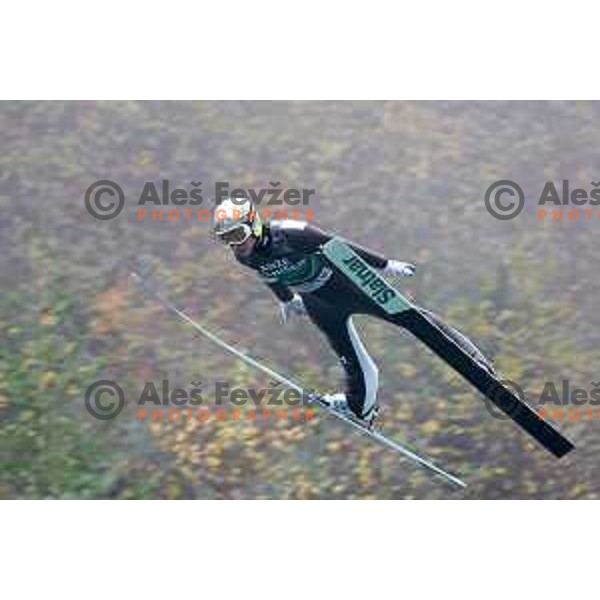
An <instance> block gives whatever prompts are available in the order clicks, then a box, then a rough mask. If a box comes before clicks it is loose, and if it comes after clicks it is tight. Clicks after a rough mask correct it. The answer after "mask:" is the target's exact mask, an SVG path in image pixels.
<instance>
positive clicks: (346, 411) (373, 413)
mask: <svg viewBox="0 0 600 600" xmlns="http://www.w3.org/2000/svg"><path fill="white" fill-rule="evenodd" d="M321 399H322V400H323V402H324V403H325V404H327V406H329V408H331V409H332V410H335V411H337V412H339V413H341V414H343V415H345V416H346V417H348V418H350V419H352V420H354V421H358V422H359V423H361V424H363V425H364V426H365V427H367V429H373V426H374V423H375V421H376V419H377V417H378V416H379V412H380V409H379V406H378V405H377V404H375V405H373V407H372V408H371V410H370V411H369V412H368V413H367V414H366V415H363V416H362V417H359V416H357V415H356V414H354V412H353V411H352V409H351V408H350V405H349V404H348V400H347V398H346V394H344V393H336V394H324V395H323V396H321Z"/></svg>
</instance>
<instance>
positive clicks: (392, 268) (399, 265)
mask: <svg viewBox="0 0 600 600" xmlns="http://www.w3.org/2000/svg"><path fill="white" fill-rule="evenodd" d="M416 269H417V267H415V265H412V264H411V263H405V262H402V261H400V260H391V259H390V260H388V261H387V265H385V267H384V268H383V272H384V273H385V274H386V275H396V276H397V277H412V276H413V275H414V274H415V271H416Z"/></svg>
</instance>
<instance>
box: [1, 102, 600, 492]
mask: <svg viewBox="0 0 600 600" xmlns="http://www.w3.org/2000/svg"><path fill="white" fill-rule="evenodd" d="M0 141H1V142H0V147H1V155H0V207H1V212H0V235H1V248H2V252H1V253H0V278H1V291H2V295H1V300H0V331H1V333H0V335H1V338H2V345H1V349H0V352H1V355H0V361H1V362H0V411H1V412H0V415H1V421H0V429H1V434H0V440H1V443H2V469H1V471H2V472H1V474H0V495H1V496H2V497H4V498H16V497H18V498H55V497H56V498H461V497H465V498H595V497H598V496H599V495H600V475H599V473H598V468H597V466H596V465H597V461H598V456H599V454H598V452H599V450H600V420H599V419H594V420H592V421H587V420H581V421H579V422H564V423H562V424H559V427H560V428H561V429H562V430H563V431H565V432H566V433H567V434H568V435H569V437H571V438H572V439H573V440H574V441H575V443H576V445H577V450H576V452H574V453H572V454H571V455H570V456H568V457H566V458H564V459H563V460H561V461H556V460H555V459H553V458H552V457H550V456H549V455H547V454H546V453H544V451H542V450H541V449H540V448H539V447H538V446H536V445H534V444H533V443H531V442H530V441H529V440H528V438H527V436H526V435H524V434H523V433H522V432H521V431H519V430H517V428H516V427H515V426H513V425H512V424H511V423H510V422H505V421H498V420H495V419H493V418H492V417H491V416H490V415H489V414H488V413H487V412H486V411H485V407H484V403H483V402H482V400H481V397H480V396H479V395H478V393H477V392H476V391H474V390H473V389H471V388H470V387H469V386H468V385H466V384H465V383H464V382H463V381H462V380H461V379H460V378H458V377H457V376H455V375H454V374H453V373H452V372H451V371H450V370H449V369H448V368H447V367H446V366H445V365H444V364H443V363H441V361H439V359H437V358H435V357H434V356H433V355H431V354H430V353H429V352H428V351H427V350H426V349H425V348H424V347H423V346H422V345H420V344H419V343H418V342H413V341H412V340H411V338H410V337H409V336H408V335H406V334H403V333H402V332H400V331H398V330H396V329H394V328H391V327H390V326H386V325H384V324H381V323H379V322H376V321H371V320H368V319H365V318H362V319H361V318H359V319H358V325H359V329H360V330H361V331H362V332H363V333H364V335H365V340H366V345H367V346H368V348H369V350H370V351H371V353H372V355H373V356H374V358H375V359H376V361H377V363H378V365H379V367H380V371H381V391H380V401H381V404H382V406H383V407H384V411H385V423H386V431H387V433H389V434H390V435H392V436H393V437H397V438H398V439H399V440H404V441H407V442H409V443H411V444H413V445H415V446H416V447H417V448H419V449H420V450H421V451H422V452H424V453H426V454H428V455H429V456H431V457H432V458H434V459H435V460H436V462H438V463H439V464H440V465H442V466H445V467H447V468H448V469H449V470H451V471H453V472H456V473H458V474H460V475H462V476H464V477H465V478H466V479H467V480H468V483H469V487H468V488H467V490H466V491H464V492H462V491H461V492H455V491H452V490H449V489H448V488H447V487H446V486H444V485H443V484H440V482H439V481H438V480H436V479H435V478H432V477H430V476H429V475H428V474H426V473H424V472H422V471H421V470H420V469H418V468H417V467H415V466H413V465H412V464H411V463H409V462H407V461H406V460H404V459H402V458H400V457H398V456H397V455H395V454H393V453H392V452H390V451H387V450H385V449H382V448H381V447H379V446H377V445H376V444H374V443H372V442H370V441H368V440H366V439H363V438H361V437H360V436H357V435H356V434H354V433H353V432H352V431H351V430H349V429H348V428H347V427H345V426H344V425H343V424H340V423H337V422H336V421H335V420H332V419H331V418H327V417H325V416H323V415H320V416H319V417H318V418H317V419H316V420H315V421H313V422H310V423H307V424H302V423H293V422H279V423H278V424H276V423H274V422H273V421H269V422H267V423H260V422H252V421H250V422H234V421H226V422H220V423H217V422H216V421H214V420H211V421H209V422H208V423H204V424H202V423H198V422H195V421H187V420H182V421H180V422H178V423H171V422H161V423H158V422H157V423H154V424H152V423H149V422H148V421H145V422H138V421H136V419H135V399H136V398H137V397H138V396H139V394H140V392H141V390H142V388H143V386H144V382H146V381H150V380H153V381H157V382H160V381H161V380H162V379H165V378H169V379H170V381H171V387H176V386H178V387H182V388H189V387H190V382H191V381H192V380H194V381H196V380H197V379H201V380H202V382H203V387H204V389H210V384H211V382H213V381H216V380H225V379H227V380H229V381H231V383H232V386H233V385H235V386H238V387H245V388H260V387H268V386H269V381H268V379H267V378H266V377H264V376H263V375H261V374H260V373H257V372H256V371H254V370H252V369H250V368H248V367H246V366H245V365H243V364H241V363H240V362H239V361H238V360H236V359H235V358H233V357H230V356H227V355H226V354H224V353H223V352H222V351H221V350H219V349H218V348H216V347H214V346H213V345H212V344H211V343H210V342H208V341H205V340H204V339H202V338H200V337H198V336H197V335H195V334H194V332H193V330H192V329H191V328H188V327H186V326H185V325H184V324H182V323H180V322H179V321H177V319H175V318H173V317H172V316H171V315H170V314H168V313H167V312H166V311H165V310H164V309H162V308H161V307H160V306H159V305H157V304H156V302H153V301H151V300H148V299H146V298H144V297H143V296H142V295H140V293H139V291H138V290H136V289H135V288H134V287H133V286H132V285H131V282H130V278H129V276H128V275H129V271H130V270H131V268H132V267H134V266H136V265H138V264H140V263H141V262H143V263H144V264H146V265H148V264H150V265H152V268H153V270H154V273H155V275H156V277H157V279H159V280H160V281H161V282H162V283H163V284H164V286H165V288H166V289H167V290H168V293H169V296H170V297H171V299H172V300H173V301H175V302H176V303H177V304H178V305H180V306H181V307H184V308H186V310H187V311H188V312H189V314H190V315H191V316H193V317H194V318H197V319H198V320H199V321H200V322H202V323H203V324H205V325H207V326H208V327H209V328H211V329H212V330H213V331H215V332H216V333H219V334H220V335H222V336H223V338H224V339H225V340H227V341H229V342H232V343H235V344H237V345H238V346H240V347H243V348H246V349H250V350H251V353H252V354H253V356H255V357H257V358H259V359H261V360H263V361H265V362H266V363H267V364H268V365H270V366H272V367H273V368H275V369H276V370H279V371H281V372H282V373H283V374H288V375H290V376H292V377H293V378H296V379H298V380H299V381H301V382H303V383H305V384H306V385H307V386H308V387H316V388H319V389H322V390H332V389H335V388H336V387H337V383H338V381H339V375H340V372H339V370H338V367H337V365H336V360H335V357H334V355H333V353H331V352H330V351H329V349H328V348H327V347H326V346H325V345H324V340H323V338H322V337H321V335H320V334H319V332H318V331H316V330H315V329H314V328H312V327H309V326H307V323H306V322H304V321H302V320H301V319H297V320H295V321H292V322H291V323H289V324H288V325H287V326H285V327H283V326H282V325H280V324H279V320H278V314H277V306H276V302H275V298H274V297H273V296H272V295H271V293H270V292H269V290H268V289H267V288H265V287H264V286H262V285H261V284H260V283H259V282H258V280H257V278H256V276H255V275H254V274H253V273H251V272H249V271H246V270H244V269H243V268H241V267H239V266H237V265H236V264H235V263H234V261H233V260H232V258H231V256H229V255H228V253H227V252H226V251H225V249H224V248H222V247H219V246H218V245H217V244H215V243H214V242H213V241H212V240H211V237H210V235H209V226H208V224H207V223H201V222H199V221H193V222H186V221H182V222H168V221H165V222H162V223H153V222H151V221H143V222H138V221H137V220H136V212H137V208H138V206H137V204H136V200H137V198H138V197H139V195H140V193H141V190H142V189H143V187H144V184H145V182H147V181H154V182H157V184H159V183H160V181H161V180H163V179H168V180H170V182H171V185H172V187H182V188H184V189H188V190H189V189H190V182H191V181H198V180H201V181H202V182H203V186H202V189H203V192H204V196H205V198H206V200H205V203H204V206H207V205H209V204H208V197H209V196H210V189H211V187H212V186H214V183H215V182H217V181H229V182H231V183H232V186H234V187H235V186H239V187H246V188H264V187H269V182H271V181H280V182H281V184H282V187H284V188H315V189H316V194H315V196H314V197H313V199H311V202H310V208H312V209H314V211H315V215H316V218H317V221H318V223H319V224H320V225H321V226H323V227H324V228H328V229H332V230H334V231H336V232H339V233H340V234H342V235H345V236H347V237H349V238H351V239H352V240H355V241H356V242H358V243H362V244H364V245H366V246H368V247H371V248H373V249H375V250H379V251H381V252H383V253H384V254H386V255H387V256H389V257H393V258H398V259H401V260H410V261H414V262H415V263H416V264H417V266H418V269H417V274H416V276H415V277H414V278H413V279H412V280H410V281H406V282H402V284H401V285H402V288H403V290H404V292H405V293H408V294H409V295H411V296H413V297H414V298H415V299H416V300H417V302H418V303H419V304H421V305H423V306H426V307H428V308H431V309H432V310H435V311H436V312H437V313H439V314H441V315H442V316H443V317H444V318H446V320H448V321H449V322H450V323H452V324H454V325H456V326H457V327H458V328H459V329H460V330H462V331H464V332H465V333H467V334H468V335H470V336H471V337H473V339H474V340H476V342H477V343H478V344H479V345H480V346H481V347H482V348H483V349H484V350H485V351H486V353H487V354H488V355H490V356H491V357H492V358H493V360H494V361H495V363H496V365H497V367H498V368H499V369H500V371H501V372H502V373H503V374H504V375H505V376H506V377H508V378H510V379H513V380H515V381H517V382H519V383H520V384H521V385H523V386H524V387H525V389H526V391H527V393H528V396H529V397H530V399H531V398H535V397H536V395H537V396H539V393H540V392H541V390H542V388H543V385H544V382H546V381H555V382H557V386H558V385H560V382H561V380H562V379H566V378H568V379H570V380H571V384H572V386H578V387H582V388H584V389H586V390H590V389H591V383H590V382H591V381H597V380H598V379H599V376H600V370H599V369H598V368H597V365H598V364H599V362H598V358H599V356H598V355H599V350H598V346H599V344H598V341H599V335H598V331H599V329H598V325H599V321H600V313H599V312H598V311H597V310H595V309H596V306H595V296H596V294H597V293H598V288H599V284H600V275H599V274H598V271H597V269H596V268H595V267H594V264H595V262H594V260H595V256H596V254H597V252H596V248H595V245H596V243H597V240H598V231H599V228H600V221H598V220H596V221H592V222H579V223H573V222H568V221H564V222H551V221H546V222H538V220H537V216H536V215H537V211H536V208H537V207H536V206H535V199H536V196H538V195H539V193H540V192H541V190H542V188H543V184H544V182H545V181H547V180H553V181H556V182H560V181H561V180H562V179H570V180H571V181H572V182H574V183H573V186H577V187H584V188H587V189H590V182H592V181H596V180H598V178H599V176H600V174H599V173H598V170H597V167H598V165H599V164H600V103H594V102H3V103H1V104H0ZM99 179H110V180H113V181H116V182H117V183H118V184H119V185H120V186H121V187H122V188H123V189H124V191H125V195H126V197H127V199H128V200H127V203H126V206H125V210H124V211H123V213H122V214H121V215H120V216H119V217H118V218H117V219H115V220H112V221H98V220H95V219H93V218H92V217H91V216H90V215H89V214H88V213H87V211H86V209H85V207H84V202H83V198H84V194H85V191H86V189H87V188H88V186H90V185H91V184H92V183H93V182H94V181H96V180H99ZM498 179H512V180H515V181H517V182H518V183H519V184H520V185H521V186H522V187H523V189H524V190H525V191H526V193H527V196H528V198H529V199H530V201H529V202H528V203H526V206H525V209H524V211H523V213H522V214H521V215H520V216H519V217H518V218H516V219H514V220H511V221H498V220H496V219H494V218H492V217H491V216H490V215H489V214H488V213H487V211H486V209H485V207H484V203H483V196H484V193H485V190H486V188H487V187H488V186H489V185H490V184H491V183H492V182H493V181H495V180H498ZM98 379H114V380H115V381H117V382H118V383H119V384H120V385H121V386H122V387H123V389H124V390H126V393H127V399H128V402H127V404H126V407H125V410H124V411H123V412H122V413H121V414H120V416H119V417H118V418H117V419H115V420H113V421H98V420H94V419H93V418H92V417H91V416H90V415H89V414H88V413H87V412H86V410H85V407H84V401H83V398H84V393H85V390H86V389H87V387H88V386H89V385H90V384H91V383H92V382H94V381H96V380H98ZM205 401H206V402H208V404H209V405H210V403H211V402H212V399H211V398H210V397H206V400H205Z"/></svg>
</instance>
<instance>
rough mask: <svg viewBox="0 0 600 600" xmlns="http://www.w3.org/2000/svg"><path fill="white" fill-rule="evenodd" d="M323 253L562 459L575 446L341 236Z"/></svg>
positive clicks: (328, 245) (326, 246) (339, 269)
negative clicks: (372, 266)
mask: <svg viewBox="0 0 600 600" xmlns="http://www.w3.org/2000/svg"><path fill="white" fill-rule="evenodd" d="M323 252H324V254H325V256H326V257H327V259H328V260H329V262H330V263H331V264H332V265H333V266H334V267H335V268H336V269H337V270H338V271H339V272H340V273H342V275H344V276H345V277H347V278H348V279H349V280H350V281H352V282H353V283H354V285H356V286H357V287H358V288H359V289H360V290H361V291H362V292H363V293H365V294H367V295H368V296H369V297H370V298H371V299H372V300H373V301H374V302H375V303H376V304H377V305H378V306H380V307H381V309H382V310H383V311H385V312H386V313H388V314H390V315H395V316H396V319H397V322H398V323H399V324H401V326H402V327H404V328H405V329H407V330H408V331H410V332H411V333H412V334H413V335H414V336H415V337H417V338H418V339H419V340H421V341H422V342H423V343H424V344H426V345H427V346H428V347H429V348H430V349H431V350H433V352H435V353H436V354H437V355H438V356H439V357H440V358H442V359H443V360H444V361H445V362H446V363H447V364H448V365H450V366H451V367H452V368H454V369H455V370H456V371H457V372H458V373H460V374H461V375H462V376H463V377H464V378H465V379H466V380H467V381H468V382H469V383H471V384H472V385H473V386H474V387H476V388H477V389H478V390H479V391H480V392H481V393H482V394H483V395H484V396H485V397H486V398H488V399H489V400H490V401H491V402H493V403H494V404H495V405H496V406H497V407H498V408H500V409H501V410H502V411H503V412H504V413H505V414H507V415H508V416H509V417H510V418H511V419H512V420H513V421H514V422H515V423H517V424H518V425H519V426H520V427H521V428H522V429H523V430H525V431H526V432H527V433H528V434H529V435H531V436H532V437H533V438H534V439H536V440H537V441H538V442H539V443H540V444H541V445H542V446H543V447H544V448H546V450H548V451H549V452H551V453H552V454H554V456H556V457H558V458H560V457H561V456H564V455H565V454H566V453H567V452H569V451H571V450H572V449H573V448H574V446H573V444H572V443H571V442H570V441H569V440H568V439H567V438H565V437H564V436H563V435H562V434H561V433H560V432H558V431H557V430H556V429H554V427H552V425H550V423H548V422H547V421H544V420H543V419H542V418H541V417H540V416H539V415H538V414H537V413H536V412H535V410H533V409H532V408H531V407H530V406H529V405H528V404H527V403H526V402H525V401H523V400H521V399H520V398H519V397H518V396H517V395H516V394H515V393H514V392H513V391H512V390H511V389H509V388H508V387H507V386H506V385H505V384H504V383H503V382H502V380H500V379H499V378H498V377H497V376H496V374H495V373H494V372H493V371H492V370H491V369H490V367H489V365H486V364H483V363H482V362H480V361H478V360H476V358H474V357H473V356H471V355H470V354H469V353H468V352H466V351H465V350H464V349H463V348H462V347H461V346H460V344H459V343H457V340H456V339H453V337H452V336H450V335H448V333H447V332H446V331H444V330H443V328H441V327H440V326H439V325H438V324H437V323H436V322H435V320H434V319H432V317H431V315H429V314H428V313H427V311H424V310H422V309H421V308H419V307H418V306H416V305H415V304H413V303H412V302H411V301H410V300H409V299H408V298H406V297H405V296H403V295H402V294H401V293H400V292H399V291H398V290H397V289H395V288H394V287H392V286H390V285H389V283H388V282H387V281H386V280H385V279H383V277H381V276H380V275H379V274H378V273H376V272H375V271H374V270H373V269H372V268H371V267H370V266H369V265H368V264H367V263H366V262H365V261H364V260H363V259H362V258H361V257H360V256H358V254H356V252H354V250H352V248H350V247H349V246H348V245H347V244H345V243H344V242H343V241H342V240H340V239H338V238H334V239H332V240H331V241H329V242H327V243H326V244H325V245H324V246H323Z"/></svg>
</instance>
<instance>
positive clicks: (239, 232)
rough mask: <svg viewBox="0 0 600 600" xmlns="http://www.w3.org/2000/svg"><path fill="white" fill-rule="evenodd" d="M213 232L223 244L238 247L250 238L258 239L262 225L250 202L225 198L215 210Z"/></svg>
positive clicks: (245, 199) (261, 231) (242, 199)
mask: <svg viewBox="0 0 600 600" xmlns="http://www.w3.org/2000/svg"><path fill="white" fill-rule="evenodd" d="M213 231H214V233H215V235H216V237H217V239H218V240H219V241H221V242H223V243H224V244H228V245H229V246H239V245H241V244H243V243H244V242H246V240H248V238H250V237H251V236H252V237H254V238H256V239H257V240H258V239H260V238H261V236H262V233H263V223H262V219H261V217H260V215H259V214H258V212H257V211H256V210H255V209H254V205H253V204H252V202H251V201H250V200H248V199H247V198H239V199H236V198H226V199H225V200H223V202H221V204H219V205H218V206H217V207H216V208H215V212H214V229H213Z"/></svg>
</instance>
